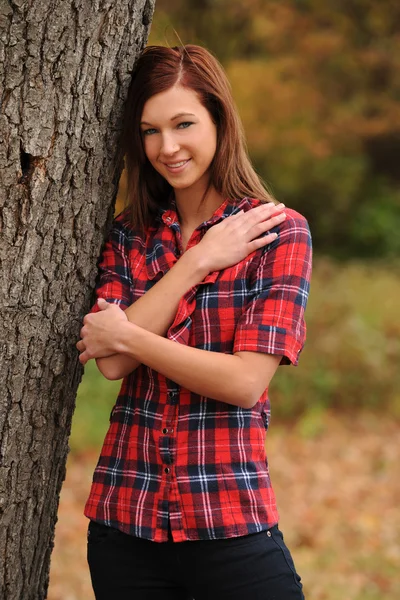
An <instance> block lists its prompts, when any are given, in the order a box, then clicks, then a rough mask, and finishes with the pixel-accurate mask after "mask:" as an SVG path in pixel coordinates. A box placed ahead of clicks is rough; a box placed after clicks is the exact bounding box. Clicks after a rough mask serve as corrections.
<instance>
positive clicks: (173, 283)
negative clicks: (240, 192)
mask: <svg viewBox="0 0 400 600" xmlns="http://www.w3.org/2000/svg"><path fill="white" fill-rule="evenodd" d="M282 210H283V208H281V212H280V213H279V214H278V215H277V214H276V213H277V207H274V206H271V205H261V206H260V207H257V208H255V209H252V210H250V211H248V212H247V213H244V214H237V215H235V216H233V217H229V218H228V219H225V220H224V221H223V222H222V223H220V224H219V225H216V226H214V227H212V228H211V229H210V230H209V231H208V232H207V234H206V235H205V236H204V238H203V239H202V241H201V242H200V243H199V244H198V245H197V246H195V247H193V248H191V249H190V250H188V251H187V252H185V253H184V254H183V256H182V257H181V258H180V259H179V260H178V261H177V263H176V264H175V265H174V267H173V268H172V269H171V270H170V271H169V272H168V273H167V274H166V275H164V277H163V278H162V279H161V280H160V281H159V282H158V283H157V284H156V285H155V286H154V287H153V288H152V289H151V290H149V291H148V292H147V293H146V294H145V295H144V296H142V297H141V298H140V299H139V300H137V301H136V302H135V303H134V304H133V305H131V306H130V307H128V308H127V310H126V311H125V312H123V311H122V310H121V309H120V308H119V307H118V306H116V305H113V304H108V303H107V302H106V301H105V300H102V299H100V300H99V308H100V309H101V311H100V312H99V313H97V314H90V315H86V317H85V319H84V327H83V328H82V330H81V338H82V339H81V340H80V341H79V342H78V344H77V348H78V350H79V351H80V352H81V354H80V361H81V362H82V364H85V363H86V362H87V361H88V360H90V359H91V358H95V359H96V362H97V365H98V368H99V370H100V371H101V372H102V373H103V375H105V376H106V377H107V378H108V379H119V378H121V377H123V376H125V375H127V374H128V373H130V372H131V371H132V370H134V369H135V368H136V367H137V366H138V364H140V363H143V364H146V365H147V366H149V367H150V368H153V369H155V370H156V371H158V372H160V373H162V374H163V375H165V376H166V377H168V378H169V379H171V380H173V381H175V382H176V383H178V384H179V385H181V386H183V387H185V388H187V389H190V390H191V391H193V392H195V393H197V394H200V395H202V396H206V397H209V398H213V399H216V400H221V401H223V402H227V403H229V404H233V405H236V406H242V407H244V408H250V407H251V406H253V405H254V404H255V403H256V402H257V401H258V399H259V398H260V396H261V395H262V393H263V391H264V390H265V388H266V387H267V386H268V384H269V382H270V380H271V379H272V377H273V375H274V373H275V371H276V369H277V367H278V365H279V362H280V358H281V357H280V356H276V355H269V354H261V353H256V352H237V353H236V354H234V355H228V354H222V353H218V352H209V351H206V350H199V349H196V348H191V347H187V346H183V345H180V344H178V343H176V342H174V341H172V340H168V339H165V338H164V336H165V334H166V332H167V330H168V328H169V326H170V325H171V323H172V321H173V319H174V317H175V314H176V310H177V307H178V304H179V301H180V299H181V297H182V296H183V295H184V294H185V293H186V292H187V291H188V290H189V289H190V288H191V287H192V286H194V285H196V284H198V283H200V282H201V281H202V280H203V279H204V277H205V276H206V275H207V274H208V273H210V272H213V271H217V270H221V269H223V268H227V267H229V266H231V265H234V264H236V263H238V262H239V261H241V260H243V259H244V258H245V257H246V256H247V255H248V254H250V253H251V252H253V251H254V250H257V249H258V248H261V247H263V246H265V245H266V244H268V243H270V242H271V241H273V239H274V237H275V236H274V234H271V235H266V236H264V237H261V238H260V237H259V236H260V235H261V234H262V233H265V232H266V231H269V230H270V229H271V228H273V227H274V226H276V225H277V224H279V223H281V222H282V221H283V220H284V219H285V214H284V213H283V212H282ZM273 215H275V216H273Z"/></svg>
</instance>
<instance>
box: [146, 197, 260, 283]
mask: <svg viewBox="0 0 400 600" xmlns="http://www.w3.org/2000/svg"><path fill="white" fill-rule="evenodd" d="M249 208H252V203H251V201H250V200H249V199H248V198H243V199H242V200H240V201H239V202H236V203H231V202H229V201H228V200H225V201H224V202H223V203H222V204H221V205H220V206H219V207H218V208H217V210H216V211H215V212H214V214H213V215H212V217H211V218H210V219H209V220H208V221H204V222H203V223H201V224H200V225H199V226H198V227H197V229H208V228H209V227H211V226H212V225H215V224H216V223H218V222H219V221H222V220H223V219H226V218H227V217H229V216H230V215H233V214H236V213H237V212H239V211H240V210H244V211H247V210H249ZM157 222H158V224H159V225H158V227H157V228H156V229H155V228H153V227H151V228H150V229H149V231H148V234H147V240H146V268H147V275H148V277H149V279H154V278H155V277H156V275H157V274H158V273H160V272H161V273H163V274H165V273H166V272H167V271H169V270H170V269H171V267H172V266H173V265H174V264H175V263H176V261H177V260H178V259H177V257H176V254H175V252H176V241H175V232H176V230H177V229H179V219H178V213H177V211H176V207H175V203H174V202H172V203H171V206H170V207H169V208H168V209H160V213H159V216H158V218H157ZM217 275H218V273H216V274H209V275H208V276H207V277H206V278H205V279H204V283H209V282H211V281H214V280H215V279H216V277H217Z"/></svg>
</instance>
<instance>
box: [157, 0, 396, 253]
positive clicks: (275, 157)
mask: <svg viewBox="0 0 400 600" xmlns="http://www.w3.org/2000/svg"><path fill="white" fill-rule="evenodd" d="M399 19H400V4H399V3H398V2H395V1H394V0H383V1H382V2H375V1H372V0H346V1H344V0H338V2H319V1H317V0H302V1H301V2H299V1H297V0H296V1H295V0H282V1H279V2H278V1H277V0H249V1H248V2H241V1H239V0H215V1H213V2H211V1H210V0H185V1H184V0H168V1H167V0H158V1H157V6H156V10H155V15H154V21H153V28H152V32H151V36H150V42H151V43H161V44H170V45H175V44H177V43H179V39H178V38H177V36H176V35H175V33H174V29H175V30H176V32H177V34H178V36H179V37H180V38H182V41H183V42H184V43H200V44H203V45H205V46H206V47H208V48H209V49H210V50H211V51H213V52H214V53H215V54H216V55H217V56H218V58H219V59H220V60H221V61H222V62H223V64H224V65H225V67H226V69H227V71H228V74H229V78H230V80H231V82H232V87H233V91H234V96H235V99H236V101H237V104H238V107H239V110H240V113H241V116H242V119H243V122H244V125H245V129H246V132H247V137H248V143H249V152H250V155H251V158H252V160H253V162H254V164H255V166H256V168H257V171H258V172H259V174H260V175H261V176H262V177H263V178H264V179H265V180H266V181H267V182H268V184H269V185H270V186H271V187H272V190H273V192H274V193H275V195H276V197H277V198H278V199H279V200H282V201H284V202H285V203H286V204H287V205H290V206H292V207H293V208H296V209H297V210H300V211H301V212H302V213H303V214H305V216H306V217H307V218H308V219H309V221H310V225H311V230H312V233H313V237H314V243H315V247H316V249H317V250H318V251H319V252H321V253H324V254H330V255H332V256H335V257H337V258H341V259H343V258H350V257H358V258H363V257H365V258H366V257H368V258H380V257H390V256H396V255H398V254H399V251H400V239H399V235H398V234H397V232H398V230H399V227H400V185H399V184H400V169H399V166H398V157H399V155H400V102H399V99H400V79H399V77H398V73H399V70H400V69H399V68H400V37H399V36H398V27H397V26H396V23H398V22H399Z"/></svg>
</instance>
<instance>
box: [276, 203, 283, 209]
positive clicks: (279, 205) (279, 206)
mask: <svg viewBox="0 0 400 600" xmlns="http://www.w3.org/2000/svg"><path fill="white" fill-rule="evenodd" d="M277 208H285V205H284V204H282V202H281V203H280V204H278V207H277Z"/></svg>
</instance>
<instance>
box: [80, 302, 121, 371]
mask: <svg viewBox="0 0 400 600" xmlns="http://www.w3.org/2000/svg"><path fill="white" fill-rule="evenodd" d="M98 306H99V308H100V312H98V313H94V314H88V315H86V316H85V318H84V319H83V327H82V329H81V332H80V336H81V339H80V341H79V342H78V343H77V344H76V347H77V349H78V350H79V352H80V355H79V360H80V362H81V363H82V364H83V365H85V364H86V363H87V362H88V360H91V359H92V358H105V357H106V356H112V355H113V354H115V353H116V352H117V351H118V350H117V341H118V339H119V336H118V333H119V332H120V331H121V330H122V328H125V327H126V325H125V324H126V323H127V322H128V317H127V316H126V314H125V313H124V311H123V310H121V309H120V308H119V306H117V305H116V304H109V303H108V302H107V301H106V300H104V299H103V298H99V299H98Z"/></svg>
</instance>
